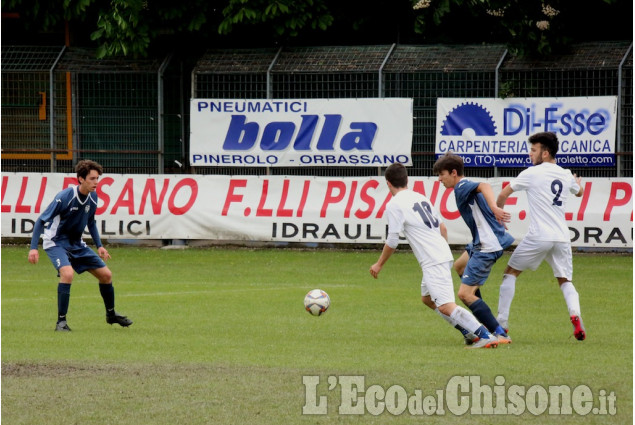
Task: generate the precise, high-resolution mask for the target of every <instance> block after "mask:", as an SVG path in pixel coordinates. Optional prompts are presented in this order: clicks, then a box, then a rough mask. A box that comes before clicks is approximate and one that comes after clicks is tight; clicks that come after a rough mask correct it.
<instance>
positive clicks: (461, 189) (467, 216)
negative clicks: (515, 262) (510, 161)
mask: <svg viewBox="0 0 635 425" xmlns="http://www.w3.org/2000/svg"><path fill="white" fill-rule="evenodd" d="M478 185H479V183H478V182H473V181H470V180H467V179H465V178H463V179H461V180H460V181H459V182H458V183H457V184H456V186H454V196H455V198H456V206H457V207H458V208H459V212H460V213H461V217H463V220H464V221H465V224H467V227H469V228H470V232H471V233H472V244H473V246H474V249H477V250H479V251H482V252H496V251H500V250H502V249H505V248H507V247H508V246H510V245H511V244H512V243H513V242H514V238H513V237H512V236H511V235H510V234H509V233H507V232H506V231H505V226H503V225H502V224H500V223H499V222H498V221H497V220H496V216H495V215H494V213H493V212H492V210H491V209H490V207H489V205H487V201H486V200H485V197H484V196H483V194H482V193H480V192H477V191H476V189H477V188H478Z"/></svg>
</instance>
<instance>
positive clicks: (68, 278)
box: [59, 267, 75, 283]
mask: <svg viewBox="0 0 635 425" xmlns="http://www.w3.org/2000/svg"><path fill="white" fill-rule="evenodd" d="M59 273H60V282H62V283H72V282H73V275H74V273H75V272H74V270H73V268H72V267H62V268H61V269H59Z"/></svg>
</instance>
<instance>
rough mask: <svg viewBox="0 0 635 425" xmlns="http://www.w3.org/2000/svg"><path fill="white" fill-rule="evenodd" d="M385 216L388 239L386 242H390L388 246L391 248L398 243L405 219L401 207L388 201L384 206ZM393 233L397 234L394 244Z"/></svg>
mask: <svg viewBox="0 0 635 425" xmlns="http://www.w3.org/2000/svg"><path fill="white" fill-rule="evenodd" d="M386 217H387V219H388V239H387V240H386V242H387V243H388V242H390V244H389V245H388V246H390V247H391V248H396V247H397V245H398V244H399V233H401V232H403V229H404V222H405V220H406V219H405V217H404V215H403V211H401V208H399V206H398V205H396V204H394V203H390V204H388V205H387V206H386ZM395 235H397V244H394V241H395ZM393 245H395V246H393Z"/></svg>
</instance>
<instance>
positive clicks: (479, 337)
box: [370, 163, 498, 348]
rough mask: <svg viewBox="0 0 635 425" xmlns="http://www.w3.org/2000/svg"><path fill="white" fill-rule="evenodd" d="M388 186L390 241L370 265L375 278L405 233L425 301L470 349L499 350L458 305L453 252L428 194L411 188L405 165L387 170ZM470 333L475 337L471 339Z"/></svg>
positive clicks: (476, 322)
mask: <svg viewBox="0 0 635 425" xmlns="http://www.w3.org/2000/svg"><path fill="white" fill-rule="evenodd" d="M385 177H386V184H387V185H388V189H389V190H390V193H391V195H392V199H391V200H390V201H389V202H388V204H387V205H386V216H387V218H388V238H387V239H386V243H385V245H384V247H383V250H382V252H381V255H380V256H379V259H378V260H377V262H376V263H375V264H373V265H372V266H370V274H371V276H373V277H374V278H375V279H377V276H378V275H379V273H380V272H381V270H382V268H383V267H384V264H385V263H386V261H388V259H389V258H390V257H391V256H392V254H393V253H394V252H395V250H396V249H397V246H398V245H399V233H401V232H403V233H404V235H405V236H406V238H407V239H408V243H409V244H410V247H411V248H412V252H413V253H414V255H415V257H416V258H417V261H418V262H419V265H420V267H421V271H422V272H423V279H422V281H421V300H422V301H423V303H424V304H425V305H427V306H428V307H430V308H431V309H432V310H435V311H436V312H437V314H439V316H441V317H442V318H443V319H444V320H445V321H447V322H448V323H449V324H450V325H452V326H454V327H455V328H456V329H458V330H459V331H461V333H462V334H464V336H465V337H466V343H468V345H472V347H470V348H496V347H497V346H498V340H497V339H496V338H495V337H494V336H493V335H492V334H490V332H488V330H487V329H485V327H484V326H483V325H481V324H480V323H479V322H478V321H477V320H476V318H475V317H474V316H473V315H472V314H470V312H469V311H467V310H466V309H464V308H463V307H460V306H458V305H456V304H455V302H454V287H453V286H452V271H451V269H452V261H453V258H452V252H451V251H450V246H449V245H448V242H447V240H446V237H447V230H446V228H445V225H444V224H443V222H442V221H441V217H440V216H439V214H438V213H437V211H436V210H435V209H434V207H433V206H432V203H431V202H430V201H429V200H428V198H426V197H425V196H424V195H422V194H420V193H417V192H415V191H413V190H410V189H408V173H407V171H406V167H404V166H403V165H402V164H398V163H396V164H392V165H390V166H389V167H388V168H387V169H386V173H385ZM464 332H467V333H469V334H470V335H472V336H473V339H472V340H469V341H468V340H467V334H466V333H464Z"/></svg>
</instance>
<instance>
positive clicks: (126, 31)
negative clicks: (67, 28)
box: [2, 0, 633, 57]
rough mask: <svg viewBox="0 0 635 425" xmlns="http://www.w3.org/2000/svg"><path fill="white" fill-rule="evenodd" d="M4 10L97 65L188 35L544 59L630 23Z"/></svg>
mask: <svg viewBox="0 0 635 425" xmlns="http://www.w3.org/2000/svg"><path fill="white" fill-rule="evenodd" d="M2 8H3V12H7V11H11V12H18V13H19V14H20V16H21V17H22V18H23V20H24V22H25V25H27V26H28V27H30V29H31V30H45V31H47V30H51V29H53V28H59V26H60V25H63V24H64V22H68V23H70V25H71V27H72V28H73V29H74V30H75V31H78V32H79V33H82V34H84V33H87V34H88V37H86V38H89V39H90V40H92V42H93V46H96V47H97V56H98V57H107V56H116V55H131V56H143V55H146V54H147V53H148V52H149V50H150V49H151V47H152V46H153V45H155V44H157V43H160V41H163V40H166V39H169V38H171V39H172V40H178V42H180V43H181V44H182V45H183V44H187V42H184V41H183V40H187V38H184V37H188V36H189V37H190V40H191V39H192V37H195V39H196V41H199V42H203V43H204V44H205V43H207V45H209V46H212V45H214V42H216V43H218V44H223V45H227V44H228V43H226V42H231V41H236V40H244V42H245V44H247V45H250V46H256V47H259V46H262V45H263V43H269V44H272V43H279V44H292V43H294V42H295V43H298V42H299V43H303V44H305V45H310V44H313V43H320V44H326V43H331V44H332V43H337V44H353V43H355V42H361V43H366V44H378V43H392V42H398V43H413V44H414V43H422V42H425V43H428V42H444V43H452V42H454V43H457V42H459V43H473V42H497V43H506V44H508V45H509V47H510V49H511V50H512V52H513V53H515V54H521V55H529V54H538V55H544V54H549V53H552V52H555V51H558V50H561V49H563V48H566V46H568V45H569V44H570V43H571V42H573V41H579V39H580V38H581V37H582V38H584V37H589V36H590V35H591V36H593V37H605V36H607V35H608V34H617V35H618V36H619V37H618V38H621V39H625V38H631V37H632V25H633V22H632V19H631V17H632V8H633V4H632V2H631V0H578V1H576V2H575V3H571V2H566V1H564V0H507V1H505V0H365V1H361V0H346V1H341V0H188V1H186V2H174V1H168V0H2ZM591 20H594V21H593V22H591ZM624 24H626V25H624ZM616 31H621V32H616ZM214 37H216V38H214ZM596 39H597V38H596ZM178 42H177V43H175V44H178ZM229 44H231V43H229Z"/></svg>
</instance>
